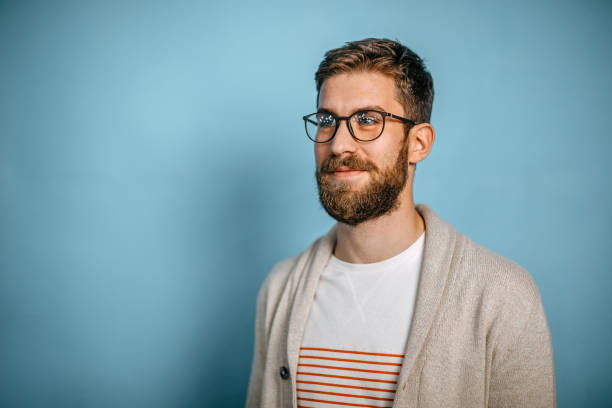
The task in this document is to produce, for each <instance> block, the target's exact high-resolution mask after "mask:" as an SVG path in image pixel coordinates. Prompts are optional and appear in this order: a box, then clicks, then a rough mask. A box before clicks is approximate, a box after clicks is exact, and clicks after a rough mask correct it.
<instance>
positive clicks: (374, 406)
mask: <svg viewBox="0 0 612 408" xmlns="http://www.w3.org/2000/svg"><path fill="white" fill-rule="evenodd" d="M298 401H312V402H323V403H325V404H335V405H348V406H351V407H365V408H381V406H380V405H367V404H353V403H350V402H337V401H326V400H320V399H314V398H300V397H298Z"/></svg>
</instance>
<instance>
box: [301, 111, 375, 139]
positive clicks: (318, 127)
mask: <svg viewBox="0 0 612 408" xmlns="http://www.w3.org/2000/svg"><path fill="white" fill-rule="evenodd" d="M348 120H349V121H350V122H349V123H350V124H349V131H350V132H351V134H352V135H353V136H354V137H355V138H357V139H359V140H363V141H367V140H374V139H376V138H377V137H378V136H380V134H381V133H382V131H383V128H384V117H383V115H382V114H380V113H379V112H376V111H360V112H355V113H353V114H352V115H351V116H350V117H349V119H348ZM305 122H306V133H307V134H308V137H309V138H310V139H312V140H313V141H315V142H319V143H323V142H327V141H329V140H331V138H332V137H333V136H334V132H335V131H336V127H337V126H339V124H338V123H337V119H336V117H335V116H334V115H332V114H331V113H326V112H319V113H313V114H312V115H308V116H307V117H306V121H305Z"/></svg>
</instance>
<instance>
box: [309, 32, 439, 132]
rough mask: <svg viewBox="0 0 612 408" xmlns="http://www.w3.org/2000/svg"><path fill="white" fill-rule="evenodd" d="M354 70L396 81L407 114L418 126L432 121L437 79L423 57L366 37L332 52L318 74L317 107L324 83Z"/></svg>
mask: <svg viewBox="0 0 612 408" xmlns="http://www.w3.org/2000/svg"><path fill="white" fill-rule="evenodd" d="M353 71H373V72H380V73H382V74H385V75H388V76H390V77H391V78H393V79H394V80H395V84H396V86H397V91H398V100H399V102H400V103H401V104H402V106H403V107H404V112H405V115H407V116H408V118H409V119H411V120H414V121H415V122H417V123H424V122H429V120H430V119H431V108H432V104H433V97H434V89H433V78H432V77H431V74H430V73H429V72H428V71H427V68H426V67H425V64H424V63H423V60H422V59H421V57H419V56H418V55H417V54H415V53H414V52H413V51H412V50H410V49H409V48H408V47H406V46H404V45H402V44H400V43H399V42H397V41H393V40H389V39H386V38H382V39H380V38H366V39H364V40H361V41H351V42H347V43H346V44H345V45H344V46H342V47H340V48H335V49H333V50H329V51H327V52H326V53H325V57H324V58H323V61H321V64H319V69H318V70H317V72H316V73H315V81H316V83H317V105H318V103H319V93H320V92H321V86H322V85H323V82H324V81H325V80H326V79H328V78H329V77H331V76H333V75H336V74H340V73H347V72H353Z"/></svg>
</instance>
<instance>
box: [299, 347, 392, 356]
mask: <svg viewBox="0 0 612 408" xmlns="http://www.w3.org/2000/svg"><path fill="white" fill-rule="evenodd" d="M300 350H318V351H331V352H334V353H351V354H365V355H366V356H385V357H400V358H404V355H403V354H385V353H366V352H365V351H350V350H336V349H328V348H321V347H300Z"/></svg>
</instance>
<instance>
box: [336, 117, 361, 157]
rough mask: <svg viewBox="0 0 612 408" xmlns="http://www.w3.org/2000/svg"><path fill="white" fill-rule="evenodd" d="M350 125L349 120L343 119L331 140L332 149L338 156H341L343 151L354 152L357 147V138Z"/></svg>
mask: <svg viewBox="0 0 612 408" xmlns="http://www.w3.org/2000/svg"><path fill="white" fill-rule="evenodd" d="M342 122H344V123H342ZM348 126H349V124H348V120H341V121H340V123H339V124H338V130H337V131H336V135H335V136H334V138H333V139H332V140H331V146H330V150H331V152H332V153H333V154H334V155H336V156H341V155H342V154H343V153H354V152H355V149H356V148H357V140H355V139H354V138H353V136H352V135H351V132H350V131H349V127H348Z"/></svg>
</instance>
